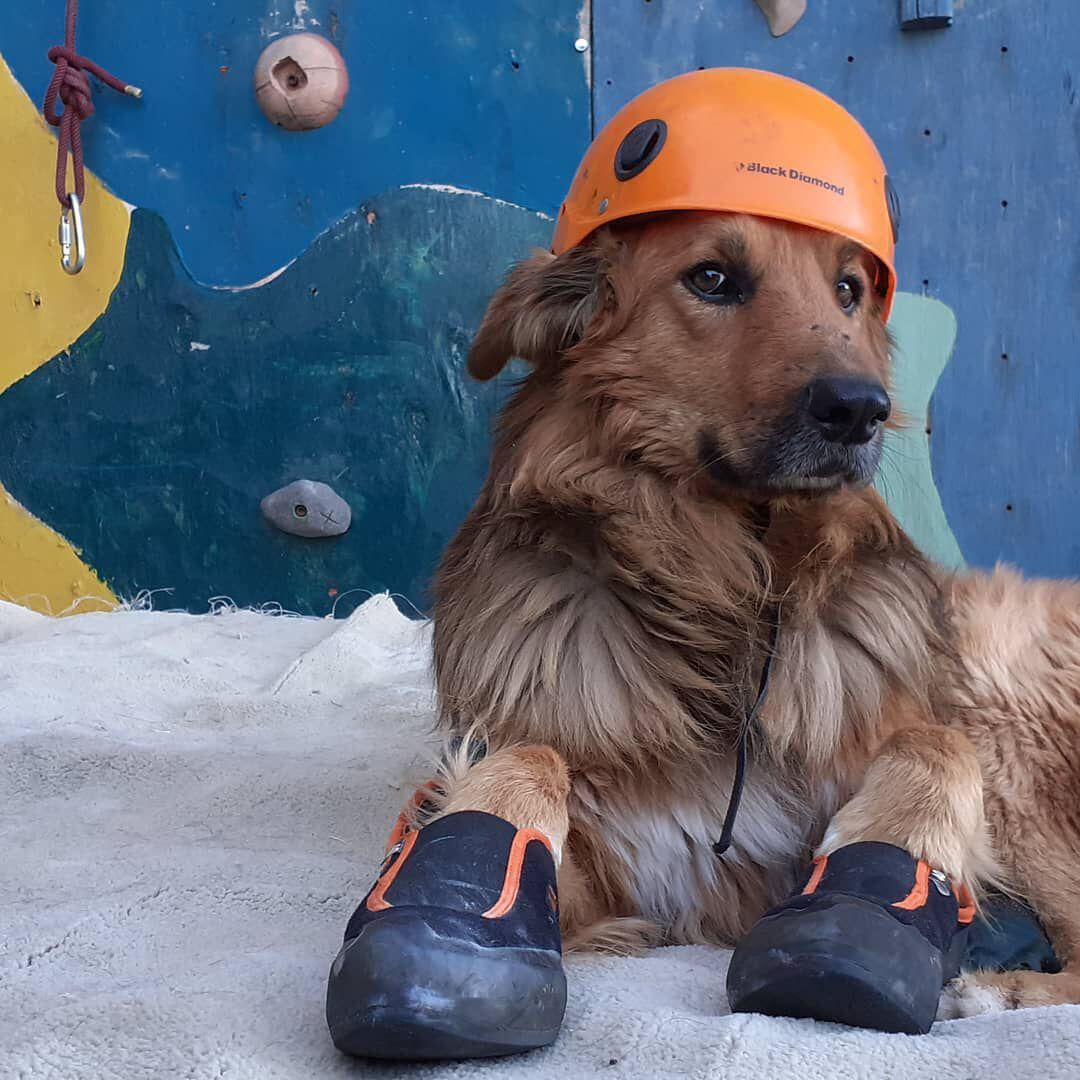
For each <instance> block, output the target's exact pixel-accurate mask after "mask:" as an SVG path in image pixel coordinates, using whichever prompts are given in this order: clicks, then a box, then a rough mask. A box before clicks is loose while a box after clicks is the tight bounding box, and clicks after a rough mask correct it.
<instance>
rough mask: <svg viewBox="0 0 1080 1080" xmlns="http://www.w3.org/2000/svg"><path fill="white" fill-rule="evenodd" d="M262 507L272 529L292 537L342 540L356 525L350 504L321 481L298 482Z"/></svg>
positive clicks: (273, 496) (264, 502)
mask: <svg viewBox="0 0 1080 1080" xmlns="http://www.w3.org/2000/svg"><path fill="white" fill-rule="evenodd" d="M259 505H260V507H261V509H262V513H263V517H264V518H266V520H267V521H269V522H270V524H271V525H273V526H274V527H275V528H278V529H280V530H281V531H282V532H286V533H289V534H290V535H292V536H304V537H320V536H340V535H341V534H342V533H343V532H346V531H347V530H348V528H349V526H350V525H351V524H352V511H351V510H350V509H349V504H348V503H347V502H346V501H345V500H344V499H343V498H342V497H341V496H340V495H339V494H338V493H337V492H336V491H335V490H334V489H333V488H332V487H330V485H329V484H323V483H321V482H320V481H318V480H294V481H293V482H292V483H291V484H286V485H285V486H284V487H281V488H278V489H277V491H272V492H271V493H270V494H269V495H267V496H266V498H265V499H263V500H262V502H261V503H260V504H259Z"/></svg>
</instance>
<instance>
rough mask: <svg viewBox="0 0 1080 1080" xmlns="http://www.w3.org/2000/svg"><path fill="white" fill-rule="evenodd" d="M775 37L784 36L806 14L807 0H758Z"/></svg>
mask: <svg viewBox="0 0 1080 1080" xmlns="http://www.w3.org/2000/svg"><path fill="white" fill-rule="evenodd" d="M757 6H758V7H759V8H761V13H762V14H763V15H764V16H765V21H766V22H767V23H768V24H769V33H770V34H772V36H773V37H783V36H784V35H785V34H786V33H787V32H788V31H789V30H790V29H791V28H792V27H793V26H794V25H795V24H796V23H797V22H798V21H799V20H800V19H801V18H802V17H803V16H804V15H805V14H806V0H757Z"/></svg>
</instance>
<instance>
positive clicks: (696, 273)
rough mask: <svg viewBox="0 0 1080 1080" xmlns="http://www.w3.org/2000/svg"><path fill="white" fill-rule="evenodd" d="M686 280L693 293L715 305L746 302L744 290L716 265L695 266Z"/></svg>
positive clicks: (703, 264)
mask: <svg viewBox="0 0 1080 1080" xmlns="http://www.w3.org/2000/svg"><path fill="white" fill-rule="evenodd" d="M684 280H685V282H686V286H687V288H688V289H689V290H690V291H691V292H692V293H694V294H695V295H696V296H700V297H701V299H702V300H708V301H710V302H711V303H714V304H741V303H743V302H744V301H745V300H746V297H745V296H744V295H743V291H742V289H740V288H739V286H738V285H736V284H735V282H734V281H733V280H732V279H731V278H730V277H729V276H728V275H727V274H726V273H725V272H724V271H723V270H722V269H721V268H720V267H719V266H717V265H716V263H702V264H701V265H700V266H695V267H694V269H693V270H691V271H690V272H689V273H688V274H687V275H686V277H685V279H684Z"/></svg>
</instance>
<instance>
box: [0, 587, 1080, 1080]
mask: <svg viewBox="0 0 1080 1080" xmlns="http://www.w3.org/2000/svg"><path fill="white" fill-rule="evenodd" d="M428 654H429V631H428V628H427V626H425V624H423V623H418V622H412V621H409V620H408V619H406V618H405V617H404V616H402V615H401V614H399V612H398V610H397V608H396V606H395V605H394V603H393V601H392V600H390V599H389V598H388V597H385V596H377V597H375V598H373V599H372V600H370V601H368V603H367V604H365V605H364V606H363V607H361V608H360V609H358V610H357V612H355V613H354V614H353V615H352V617H351V618H349V619H348V620H345V621H339V622H329V621H325V620H320V619H299V618H289V617H281V616H270V615H264V614H255V613H252V612H244V611H239V612H223V613H221V614H217V615H207V616H191V615H183V614H171V613H164V612H156V613H155V612H140V611H118V612H115V613H103V614H87V615H79V616H76V617H74V618H69V619H62V620H53V619H48V618H45V617H42V616H37V615H33V614H31V613H30V612H28V611H26V610H24V609H22V608H18V607H14V606H12V605H9V604H3V603H0V1078H7V1077H12V1078H14V1077H20V1078H22V1080H37V1078H50V1080H52V1078H62V1080H83V1078H87V1080H91V1078H92V1080H103V1078H106V1077H111V1076H123V1077H125V1080H137V1078H142V1077H146V1078H154V1080H163V1078H171V1077H178V1078H179V1077H184V1078H194V1080H202V1078H207V1080H209V1078H211V1077H222V1076H224V1077H232V1078H247V1077H250V1078H258V1080H279V1078H280V1080H313V1078H317V1077H323V1076H327V1077H329V1076H341V1077H345V1076H358V1075H361V1074H363V1075H371V1076H386V1077H398V1076H409V1077H418V1078H419V1077H424V1078H427V1077H441V1076H447V1077H450V1076H453V1077H455V1078H461V1077H470V1076H472V1075H476V1076H481V1075H483V1076H484V1077H486V1078H496V1077H498V1078H501V1077H530V1078H535V1077H546V1076H551V1077H563V1076H575V1077H577V1076H580V1077H590V1076H598V1077H599V1076H602V1077H605V1078H607V1080H612V1078H615V1077H620V1076H625V1077H633V1078H635V1080H636V1078H639V1077H650V1078H652V1077H702V1078H705V1077H716V1078H718V1080H719V1078H723V1080H762V1078H763V1077H788V1076H798V1077H799V1078H800V1080H819V1078H820V1080H826V1078H827V1080H847V1078H851V1080H856V1078H857V1080H890V1078H893V1077H895V1078H897V1080H900V1078H903V1080H910V1078H911V1077H912V1076H923V1075H925V1076H934V1077H936V1078H939V1080H940V1078H944V1077H957V1078H969V1077H982V1076H1008V1077H1010V1080H1025V1078H1028V1077H1030V1078H1032V1080H1035V1078H1038V1080H1059V1078H1060V1080H1075V1078H1076V1077H1077V1076H1080V1007H1074V1006H1060V1007H1056V1008H1050V1009H1035V1010H1030V1011H1026V1012H1015V1013H999V1014H993V1015H986V1016H980V1017H975V1018H972V1019H967V1020H955V1021H948V1022H945V1023H938V1024H935V1025H934V1027H933V1029H932V1031H931V1033H930V1034H929V1035H927V1036H925V1037H917V1038H912V1037H908V1036H904V1035H880V1034H875V1033H872V1032H866V1031H858V1030H853V1029H848V1028H843V1027H838V1026H833V1025H828V1024H818V1023H814V1022H812V1021H804V1020H784V1019H771V1018H766V1017H761V1016H753V1015H746V1016H731V1015H729V1014H728V1009H727V1001H726V999H725V994H724V977H725V973H726V969H727V964H728V959H729V953H728V952H727V951H725V950H723V949H716V948H706V947H696V946H695V947H680V948H666V949H658V950H656V951H654V952H652V953H649V954H648V955H646V956H643V957H639V958H631V959H620V958H612V957H597V956H591V957H590V956H586V957H570V958H568V960H567V978H568V982H569V1004H568V1006H567V1011H566V1019H565V1022H564V1025H563V1030H562V1034H561V1035H560V1037H559V1039H558V1040H557V1041H556V1043H555V1044H554V1045H553V1046H552V1047H550V1048H549V1049H546V1050H542V1051H538V1052H535V1053H531V1054H528V1055H526V1056H523V1057H519V1058H506V1059H502V1060H498V1061H488V1062H466V1063H459V1064H453V1065H445V1066H444V1065H439V1064H427V1065H422V1066H416V1067H413V1066H402V1065H400V1064H388V1065H382V1066H370V1067H369V1066H366V1065H357V1064H356V1063H354V1062H351V1061H349V1059H347V1058H345V1057H343V1056H341V1055H339V1054H338V1053H337V1051H335V1049H334V1047H333V1045H332V1044H331V1042H330V1037H329V1034H328V1033H327V1030H326V1022H325V1019H324V1016H323V1006H324V1000H325V992H326V978H327V973H328V971H329V966H330V962H331V960H332V959H333V957H334V954H335V953H336V951H337V949H338V947H339V945H340V944H341V935H342V933H343V931H344V928H345V924H346V922H347V921H348V919H349V915H350V913H351V912H352V911H353V909H354V908H355V907H356V904H357V903H358V902H359V900H360V899H361V897H363V895H364V894H365V893H366V892H367V890H368V889H369V888H370V887H371V884H372V882H373V880H374V878H375V874H376V872H377V868H378V865H379V862H380V859H381V857H382V851H383V846H384V843H385V839H386V834H387V831H388V830H389V828H390V826H391V825H392V823H393V821H394V819H395V817H396V816H397V813H398V811H399V810H400V808H401V806H402V804H403V803H404V802H405V801H406V800H407V799H408V798H409V796H410V794H411V793H412V791H413V790H414V788H415V786H416V784H417V783H418V782H419V781H421V780H423V779H424V778H425V777H427V776H430V775H431V764H432V760H433V755H434V748H433V746H432V745H431V743H430V737H429V734H428V733H429V732H430V730H431V725H432V720H433V694H432V688H431V681H430V674H429V668H430V664H429V655H428ZM747 782H748V783H753V776H752V775H751V776H749V777H748V781H747Z"/></svg>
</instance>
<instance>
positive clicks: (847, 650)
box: [436, 495, 936, 941]
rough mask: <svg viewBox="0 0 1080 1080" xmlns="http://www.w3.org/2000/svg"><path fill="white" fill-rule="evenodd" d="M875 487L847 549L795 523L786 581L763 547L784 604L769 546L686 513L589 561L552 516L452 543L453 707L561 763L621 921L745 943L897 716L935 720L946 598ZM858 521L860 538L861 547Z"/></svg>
mask: <svg viewBox="0 0 1080 1080" xmlns="http://www.w3.org/2000/svg"><path fill="white" fill-rule="evenodd" d="M868 497H869V498H870V500H871V501H870V503H869V504H868V507H867V506H865V505H863V504H858V505H857V506H856V507H855V511H856V515H855V516H856V517H857V521H856V522H855V525H854V526H853V527H851V528H849V529H848V530H847V531H846V532H843V534H842V537H843V545H842V546H841V545H840V544H839V543H838V542H836V541H834V540H832V539H830V537H829V535H828V533H827V531H826V530H823V529H820V528H815V527H814V523H809V524H806V523H803V522H799V521H794V522H792V523H791V525H790V526H789V528H788V531H787V535H788V536H789V537H791V538H793V542H794V543H797V544H798V545H799V547H800V548H801V552H802V555H803V556H805V555H806V552H807V551H808V550H811V551H815V552H817V556H816V558H815V559H814V560H811V559H810V558H808V557H801V556H799V557H794V558H789V559H788V562H789V566H788V568H787V570H786V571H785V570H784V567H783V563H784V558H785V555H788V554H789V553H786V552H785V551H784V549H783V546H782V542H783V539H784V534H783V533H781V536H780V539H781V544H780V547H779V553H778V555H773V553H772V552H769V553H768V554H767V556H766V557H768V558H770V559H772V561H773V562H774V564H775V566H776V567H777V568H778V571H777V574H776V575H775V576H774V591H773V592H769V591H768V590H767V589H762V588H761V587H760V584H755V582H754V580H753V578H752V576H751V575H752V574H753V573H754V567H755V566H759V565H760V562H757V561H756V560H760V558H761V557H762V555H761V548H760V546H759V547H757V548H754V547H753V544H752V543H750V542H748V541H746V540H745V535H744V534H738V543H745V544H746V545H747V550H748V551H749V552H750V554H748V555H746V556H745V557H742V555H741V554H740V552H739V551H737V550H735V548H736V543H735V542H734V541H733V540H732V536H733V535H735V533H734V531H733V530H729V531H728V533H727V534H725V535H722V536H719V537H716V536H714V535H713V533H712V527H713V526H712V522H705V520H704V518H703V516H699V517H697V518H695V517H694V516H692V515H691V514H690V513H689V512H686V511H681V513H682V516H681V518H680V517H678V515H679V513H680V508H678V507H676V508H674V510H673V512H672V514H671V515H670V518H671V519H670V520H665V521H662V522H661V521H656V522H655V523H654V524H653V525H652V527H651V528H650V523H649V522H647V521H637V520H632V521H630V522H627V523H626V525H625V526H624V527H623V528H616V527H614V526H611V527H609V528H607V529H605V530H604V532H603V533H602V538H603V540H604V543H602V544H601V543H596V544H595V545H594V547H593V551H592V552H591V553H590V554H589V555H588V557H586V556H584V555H582V554H581V552H580V549H577V550H575V546H571V545H567V544H564V543H563V542H561V539H560V537H561V533H560V529H559V526H558V524H557V523H556V524H554V525H552V526H550V527H549V528H548V529H547V530H546V531H544V532H543V533H536V532H534V531H533V530H532V529H530V530H529V535H527V536H526V537H522V536H521V534H520V531H519V532H518V534H517V535H516V536H515V537H514V539H515V540H516V543H515V544H514V545H513V546H512V547H510V548H502V549H501V550H498V548H500V547H501V545H500V544H498V543H497V541H498V540H499V531H498V530H494V531H490V530H487V529H485V528H483V527H482V525H481V522H483V520H484V519H483V518H480V520H479V521H477V522H476V523H475V525H474V524H473V523H472V522H470V523H469V524H467V525H466V528H465V529H464V530H463V534H462V535H461V536H460V537H459V539H458V541H457V542H456V543H455V546H454V547H453V548H452V549H451V551H450V552H449V554H448V557H447V562H446V564H444V571H443V578H442V599H441V602H440V609H439V612H438V613H437V617H436V656H437V663H438V673H439V689H440V697H441V700H442V704H443V708H444V712H445V714H446V715H447V718H448V720H449V721H450V722H451V724H452V725H453V726H454V727H456V728H457V729H458V730H459V731H461V730H466V729H468V728H470V727H472V725H474V724H479V725H480V726H481V727H482V728H483V730H484V732H485V734H486V736H487V738H488V740H489V742H490V743H491V744H492V745H493V746H500V745H511V744H520V743H528V742H537V743H542V744H545V745H548V746H551V747H552V748H554V749H555V750H557V751H559V753H560V754H562V756H563V757H564V758H565V760H566V762H567V764H568V765H569V768H570V772H571V775H572V777H573V791H572V795H571V803H570V815H571V837H570V850H571V852H572V854H573V857H574V859H575V861H576V862H579V863H583V864H585V865H582V867H581V868H582V870H583V871H584V872H585V874H586V876H587V877H588V878H589V879H590V880H591V881H594V882H599V883H600V888H601V890H602V891H603V892H604V893H605V895H604V896H603V897H601V899H602V900H603V901H604V904H605V906H606V907H607V908H608V910H611V911H614V912H621V913H626V914H642V915H645V916H647V917H649V918H651V919H654V920H655V921H657V922H658V923H659V924H660V925H661V927H662V928H663V929H664V931H665V932H666V933H667V934H668V936H669V938H670V939H671V940H675V941H731V940H734V939H736V938H737V937H738V936H739V935H740V934H741V933H742V932H743V931H744V930H745V928H746V927H747V925H748V924H749V923H750V922H752V921H753V920H754V919H755V918H756V917H757V916H758V915H760V913H761V911H762V910H764V908H766V907H767V906H769V905H770V904H771V903H773V902H775V901H776V900H777V899H779V898H780V897H781V896H782V895H783V894H784V892H785V891H786V890H788V889H790V887H791V885H792V884H793V882H794V878H795V875H796V874H797V873H798V872H799V870H800V869H801V867H802V865H804V863H805V859H806V856H807V855H808V853H809V851H810V849H811V847H812V845H813V844H814V843H815V842H816V841H817V840H818V838H819V837H820V835H821V833H822V832H823V830H824V828H825V825H826V824H827V822H828V819H829V817H830V816H831V814H832V813H833V812H834V811H835V809H836V808H837V806H838V805H839V804H840V803H841V802H842V801H843V800H845V799H846V798H847V797H848V796H849V795H850V794H851V792H852V791H853V790H854V788H855V787H856V786H857V785H858V783H859V781H860V779H861V775H862V771H863V770H864V768H865V765H866V763H867V761H868V760H869V758H870V756H871V755H872V753H873V752H874V750H875V749H876V747H877V745H878V743H879V742H880V739H881V738H882V737H883V736H884V735H886V734H888V732H887V731H885V730H884V729H883V719H882V718H883V716H884V715H888V716H890V717H893V718H901V719H907V720H908V722H910V720H911V718H912V717H914V718H915V719H916V721H918V720H920V719H923V718H924V717H925V716H926V715H928V713H929V706H928V700H927V698H928V690H929V688H930V687H931V685H932V684H933V681H934V679H933V674H934V665H935V650H934V646H933V638H934V631H933V627H934V625H935V619H934V613H933V607H934V603H935V598H936V586H935V585H934V583H933V580H932V578H931V576H930V575H929V574H928V573H927V572H926V570H925V565H924V564H923V563H922V561H921V560H920V559H919V558H918V556H917V555H915V554H914V552H913V550H912V549H911V548H910V545H907V544H906V540H904V539H903V538H902V534H900V533H899V530H898V529H897V528H896V527H895V523H892V519H891V517H889V516H888V514H887V511H885V510H884V507H883V506H879V503H878V501H876V497H874V496H872V495H869V496H868ZM855 528H859V529H861V531H862V532H863V533H865V534H866V536H867V539H865V540H859V539H857V540H856V541H854V542H852V541H851V540H850V536H851V533H852V532H853V531H854V530H855ZM875 530H877V531H876V532H875ZM470 534H471V535H470ZM898 537H899V538H900V540H899V542H898V543H899V546H896V544H894V541H896V538H898ZM815 540H816V541H817V543H816V546H815V543H814V542H815ZM523 541H524V542H523ZM722 541H726V542H727V544H728V547H727V549H724V548H723V547H722V543H721V542H722ZM488 544H495V546H496V548H497V550H495V551H492V550H490V549H488V550H485V547H486V545H488ZM905 545H906V546H905ZM725 573H726V574H727V575H728V576H727V578H726V579H722V578H721V575H723V574H725ZM781 574H782V575H783V576H782V584H783V585H784V586H785V589H784V600H783V603H782V605H781V629H780V635H779V640H778V645H777V649H776V655H775V660H774V666H773V678H772V685H771V688H770V691H769V695H768V699H767V701H766V702H765V706H764V708H763V710H762V713H761V715H760V717H759V721H758V724H757V727H756V730H755V731H754V733H753V736H754V737H753V742H752V747H753V750H752V757H751V763H750V767H749V770H748V774H747V781H746V788H745V792H744V795H743V804H742V807H741V810H740V813H739V816H738V821H737V824H736V828H735V832H734V844H733V846H732V848H731V849H730V850H729V852H728V853H727V854H726V855H725V856H724V857H723V858H722V859H721V858H718V857H717V855H716V854H715V853H714V852H713V850H712V844H713V842H714V841H715V840H716V839H717V838H718V837H719V835H720V832H721V830H722V826H723V820H724V816H725V812H726V810H727V805H728V798H729V796H730V792H731V780H732V772H733V767H734V746H735V742H736V737H737V732H738V729H739V725H740V724H741V723H742V721H743V718H744V716H745V711H746V709H747V708H748V707H749V704H750V701H751V700H752V692H753V686H754V683H755V682H756V675H757V672H758V670H759V669H760V664H761V662H762V660H763V650H764V648H766V647H767V646H766V642H767V640H768V636H769V635H768V621H767V618H765V617H764V614H763V613H764V612H766V611H768V610H769V609H770V600H771V599H772V598H773V597H775V581H776V577H779V576H780V575H781ZM760 580H761V579H760V578H759V579H758V582H759V583H760ZM575 833H576V834H577V840H576V841H575Z"/></svg>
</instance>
